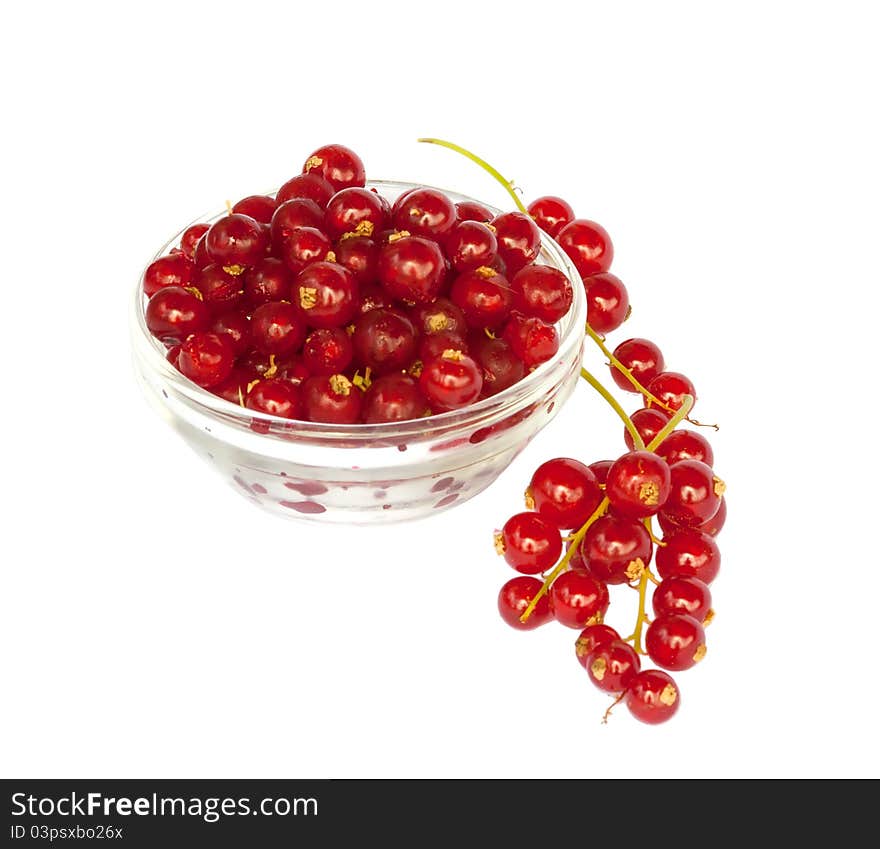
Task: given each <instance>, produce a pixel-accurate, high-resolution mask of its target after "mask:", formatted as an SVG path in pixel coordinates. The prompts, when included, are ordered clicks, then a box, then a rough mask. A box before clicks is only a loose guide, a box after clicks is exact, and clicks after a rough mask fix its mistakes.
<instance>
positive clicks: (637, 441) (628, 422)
mask: <svg viewBox="0 0 880 849" xmlns="http://www.w3.org/2000/svg"><path fill="white" fill-rule="evenodd" d="M581 377H582V378H583V379H584V380H586V381H587V383H589V384H590V386H592V387H593V389H595V390H596V391H597V392H598V393H599V394H600V395H601V396H602V397H603V398H604V399H605V400H606V401H607V402H608V404H609V406H610V407H611V409H612V410H614V412H615V413H617V415H618V416H620V419H621V421H622V422H623V424H624V426H625V427H626V429H627V430H628V431H629V435H630V436H631V437H632V439H633V444H634V445H635V447H636V448H637V449H638V450H639V451H643V450H644V448H645V442H644V440H643V439H642V435H641V434H640V433H639V432H638V430H636V426H635V425H634V424H633V423H632V419H631V418H630V417H629V416H628V415H627V414H626V411H625V410H624V409H623V407H621V406H620V403H619V402H618V400H617V399H616V398H615V397H614V396H613V395H612V394H611V393H610V392H609V391H608V390H607V389H606V388H605V387H604V386H603V385H602V384H601V383H600V382H599V381H598V380H596V378H595V377H593V375H592V374H590V372H588V371H587V370H586V369H585V368H584V367H583V366H581Z"/></svg>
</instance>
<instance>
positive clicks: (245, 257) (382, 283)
mask: <svg viewBox="0 0 880 849" xmlns="http://www.w3.org/2000/svg"><path fill="white" fill-rule="evenodd" d="M227 206H228V214H226V215H223V216H221V217H219V218H217V219H216V220H215V221H213V223H210V224H209V223H208V222H205V223H197V224H194V225H192V226H190V227H189V228H188V229H187V230H186V231H185V232H184V233H183V235H182V237H181V238H180V240H179V244H177V245H176V246H175V247H174V248H172V249H171V250H170V252H169V253H167V254H166V255H163V256H161V257H159V258H157V259H156V260H155V261H153V262H152V263H151V264H150V265H149V266H148V268H147V269H146V272H145V274H144V279H143V290H144V295H145V297H146V298H148V299H149V300H148V301H147V303H146V307H145V316H146V324H147V327H148V328H149V330H150V332H151V333H152V334H153V335H154V336H155V337H157V338H158V339H159V340H161V341H162V342H163V343H164V344H165V345H166V347H167V349H168V354H167V356H168V359H169V361H170V362H171V363H172V364H173V365H174V366H176V367H177V368H178V369H179V371H180V372H181V373H182V374H183V375H184V376H185V377H187V378H189V379H190V380H192V381H193V382H194V383H196V384H198V385H199V386H201V387H203V388H204V389H206V390H208V391H210V392H212V393H214V394H215V395H218V396H220V397H222V398H224V399H226V400H228V401H230V402H232V403H235V404H239V405H241V406H242V407H244V408H247V409H248V410H253V411H255V412H256V413H264V414H269V415H273V416H280V417H282V418H285V419H295V420H305V421H310V422H323V423H331V424H342V425H351V424H377V423H382V422H399V421H404V420H410V419H418V418H421V417H425V416H431V415H435V414H439V413H444V412H448V411H451V410H457V409H461V408H463V407H466V406H468V405H470V404H472V403H474V402H476V401H479V400H481V399H484V398H487V397H490V396H492V395H495V394H496V393H498V392H500V391H502V390H504V389H507V388H508V387H510V386H512V385H513V384H515V383H516V382H517V381H519V380H520V379H522V378H523V377H524V376H525V375H526V374H528V373H529V372H530V371H532V370H533V369H535V368H536V367H538V366H539V365H541V364H542V363H543V362H545V361H547V360H548V359H550V358H551V357H553V355H554V354H555V353H556V351H557V350H558V347H559V337H558V331H557V329H556V324H557V323H558V322H559V321H560V320H561V319H562V318H563V317H564V316H565V315H566V313H567V312H568V311H569V309H570V307H571V304H572V299H573V292H572V284H571V281H570V279H569V278H568V277H567V276H566V275H565V274H563V273H562V272H561V271H560V270H558V269H557V268H554V267H551V266H549V265H546V264H542V263H541V262H540V261H539V260H540V257H539V254H540V247H541V238H542V236H541V231H540V229H539V227H538V225H537V224H536V222H535V220H534V219H533V218H532V217H531V216H530V215H528V214H526V213H524V212H522V211H519V210H516V211H511V212H505V213H501V214H493V213H492V212H490V211H489V210H488V209H487V208H485V207H483V206H482V205H480V204H477V203H474V202H470V201H466V202H465V201H462V202H453V200H452V199H451V198H450V197H449V196H448V195H447V194H446V193H444V192H442V191H440V190H438V189H435V188H431V187H423V186H422V187H414V188H412V189H409V190H407V191H404V192H402V193H401V194H400V195H399V196H397V197H395V198H387V197H385V196H383V195H382V194H381V193H380V192H379V191H378V190H377V189H376V188H375V187H371V188H368V187H367V181H366V173H365V169H364V165H363V161H362V160H361V158H360V157H359V156H358V154H357V153H355V152H354V151H353V150H351V149H350V148H348V147H345V146H344V145H340V144H331V145H325V146H323V147H320V148H318V149H317V150H315V151H314V152H313V153H311V154H310V155H309V156H308V157H306V158H305V160H304V165H303V167H302V170H301V173H299V174H296V175H295V176H293V177H292V178H291V179H289V180H288V181H287V182H285V183H284V184H283V185H282V186H281V187H280V188H279V189H278V191H277V192H275V193H274V194H271V195H263V194H258V195H251V196H248V197H244V198H242V199H240V200H239V201H238V202H237V203H234V204H232V203H230V204H228V205H227ZM260 421H261V420H260V419H256V420H255V425H256V426H257V427H258V426H259V424H260ZM262 421H263V423H264V424H265V420H262Z"/></svg>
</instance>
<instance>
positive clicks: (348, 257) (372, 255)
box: [333, 236, 379, 301]
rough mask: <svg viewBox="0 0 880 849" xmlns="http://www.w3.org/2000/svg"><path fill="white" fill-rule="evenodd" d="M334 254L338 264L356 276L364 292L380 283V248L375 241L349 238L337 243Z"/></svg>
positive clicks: (355, 237)
mask: <svg viewBox="0 0 880 849" xmlns="http://www.w3.org/2000/svg"><path fill="white" fill-rule="evenodd" d="M333 253H334V254H335V255H336V262H338V263H339V264H340V265H341V266H343V267H344V268H347V269H348V270H349V271H350V272H351V273H352V274H353V275H354V279H355V280H357V282H358V286H360V287H361V289H362V290H363V289H364V287H366V286H368V285H373V284H374V283H376V282H377V281H378V279H379V246H378V245H377V244H376V242H375V241H373V239H368V238H367V237H366V236H347V237H346V238H345V239H341V240H340V241H338V242H337V243H336V247H335V248H334V250H333ZM376 288H377V289H378V287H376ZM362 301H363V295H362Z"/></svg>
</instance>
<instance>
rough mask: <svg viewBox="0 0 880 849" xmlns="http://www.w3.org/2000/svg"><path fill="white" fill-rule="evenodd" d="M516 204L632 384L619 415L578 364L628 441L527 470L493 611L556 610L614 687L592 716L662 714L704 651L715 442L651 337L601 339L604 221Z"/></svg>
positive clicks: (546, 204)
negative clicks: (621, 447) (571, 276)
mask: <svg viewBox="0 0 880 849" xmlns="http://www.w3.org/2000/svg"><path fill="white" fill-rule="evenodd" d="M444 144H446V143H444ZM447 146H451V145H448V144H447ZM527 211H528V212H529V214H531V215H532V216H533V218H534V220H535V221H536V223H537V224H538V225H539V227H540V228H541V229H543V230H545V231H546V232H548V233H549V234H550V235H552V236H553V237H554V238H555V239H556V240H557V241H558V243H559V244H560V245H561V246H562V248H563V249H564V250H565V252H566V253H567V254H568V255H569V256H570V257H571V259H572V261H573V262H574V264H575V265H576V266H577V268H578V271H579V272H580V274H581V276H582V278H583V283H584V286H585V289H586V292H587V299H588V318H587V327H586V333H587V335H588V336H589V337H590V338H591V339H592V340H593V341H594V342H595V343H596V344H597V345H598V346H599V348H600V349H601V350H602V352H603V353H604V354H605V356H606V357H607V360H608V367H609V368H610V372H611V377H612V379H613V381H614V383H615V384H616V386H617V387H618V388H619V389H621V390H624V391H626V392H632V393H635V394H638V395H639V396H640V401H641V406H640V407H639V408H638V409H636V410H635V411H634V412H633V413H631V414H627V413H626V412H625V411H624V410H623V408H622V407H621V406H620V404H619V402H618V401H617V399H616V398H615V397H614V396H613V395H612V394H611V393H609V392H608V390H607V389H606V388H605V387H604V386H603V385H602V384H601V383H600V382H599V381H598V380H596V378H595V377H594V376H593V375H592V374H590V373H589V372H588V371H586V369H584V370H582V376H583V377H584V378H585V379H586V380H587V381H588V382H589V383H590V384H591V385H592V386H593V387H594V388H595V389H597V391H599V392H600V394H602V395H603V397H605V399H606V400H607V401H608V402H609V404H610V405H611V406H612V408H613V409H614V410H615V412H616V413H617V414H618V415H619V416H620V418H621V420H622V421H623V424H624V427H623V437H624V442H625V445H626V448H627V450H626V451H625V452H624V453H621V454H619V455H616V456H614V457H613V458H612V459H601V460H596V461H594V462H591V463H584V462H581V461H579V460H577V459H574V458H571V457H556V458H553V459H550V460H547V461H546V462H544V463H542V464H541V465H540V466H539V467H538V468H537V469H535V471H534V473H533V474H532V476H531V479H530V480H529V482H528V487H527V489H526V494H525V508H526V509H525V510H524V511H522V512H518V513H516V514H514V515H512V516H510V518H509V519H508V520H507V521H506V522H505V523H504V525H503V527H501V528H500V529H499V530H497V531H496V532H495V535H494V541H495V550H496V551H497V552H498V554H500V555H502V556H503V558H504V560H505V561H506V562H507V564H509V566H510V567H512V568H513V569H514V570H516V571H517V572H518V573H520V574H519V575H517V576H516V577H513V578H511V579H509V580H508V581H507V582H506V583H505V584H504V585H503V586H502V588H501V591H500V592H499V594H498V610H499V612H500V614H501V617H502V619H503V620H504V621H505V622H507V623H508V624H509V625H510V626H512V627H514V628H517V629H521V630H531V629H534V628H537V627H539V626H541V625H544V624H547V623H550V622H556V623H559V624H561V625H563V626H565V627H567V628H572V629H574V630H576V631H577V632H578V636H577V638H576V640H575V641H574V646H575V656H576V658H577V660H578V661H579V663H580V665H581V666H583V667H584V669H585V670H586V672H587V675H588V676H589V678H590V680H591V681H592V682H593V684H594V685H595V686H596V687H597V688H598V689H599V690H600V691H602V692H605V693H607V694H609V695H610V696H611V697H612V698H613V702H612V704H611V706H610V707H609V708H608V710H606V711H605V713H604V714H603V721H607V718H608V716H609V715H610V712H611V709H612V708H613V707H614V706H615V705H617V704H618V703H620V702H623V703H624V704H625V705H626V707H627V708H628V709H629V711H630V713H631V714H632V716H634V717H635V718H636V719H638V720H640V721H642V722H644V723H647V724H658V723H662V722H665V721H667V720H669V719H670V718H671V717H672V716H674V715H675V714H676V712H677V711H678V709H679V706H680V704H681V699H680V692H679V687H678V684H677V682H676V680H675V679H674V678H673V675H672V674H671V673H676V674H677V673H679V672H682V671H684V670H687V669H690V668H691V667H693V666H694V665H695V664H697V663H698V662H699V661H700V660H702V659H703V657H704V656H705V654H706V626H707V625H708V624H709V622H710V621H711V620H712V617H713V616H714V612H713V610H712V594H711V590H710V585H711V583H712V581H713V580H714V579H715V578H716V576H717V575H718V571H719V567H720V554H719V548H718V544H717V541H716V537H717V535H718V533H719V532H720V531H721V529H722V527H723V526H724V522H725V518H726V516H727V507H726V501H725V498H724V490H725V485H724V483H723V481H722V480H721V479H720V478H719V477H718V476H717V475H716V473H715V471H714V462H715V459H714V454H713V450H712V446H711V444H710V443H709V441H708V439H707V438H706V437H705V436H704V435H703V434H702V433H701V432H700V431H699V430H698V429H697V428H698V427H701V426H702V425H701V423H700V422H697V421H696V420H694V419H692V418H690V411H691V409H692V408H693V404H694V402H695V400H696V392H695V390H694V386H693V383H692V382H691V380H690V379H689V378H688V377H687V376H686V375H685V374H683V373H681V372H677V371H671V370H668V369H667V368H666V363H665V360H664V357H663V353H662V351H661V349H660V348H659V346H658V345H657V344H655V343H654V342H652V341H651V340H649V339H644V338H629V339H625V340H623V341H621V342H620V343H619V344H618V345H617V346H616V347H615V348H614V349H613V350H609V348H608V347H606V344H605V342H606V339H605V336H606V334H609V333H611V332H613V331H615V330H617V329H618V328H619V327H620V326H621V325H622V324H623V322H624V321H625V320H626V319H627V318H628V316H629V312H630V304H629V294H628V292H627V289H626V287H625V286H624V284H623V283H622V282H621V280H620V279H619V278H617V277H616V276H614V275H612V274H611V273H610V272H609V270H608V269H609V267H610V265H611V260H612V257H613V247H612V243H611V240H610V238H609V236H608V233H607V232H606V231H605V230H604V229H603V228H602V227H601V226H600V225H598V224H596V223H595V222H593V221H589V220H586V219H578V218H576V217H575V215H574V212H573V210H572V208H571V206H570V205H569V204H568V203H567V202H566V201H565V200H564V199H562V198H559V197H555V196H545V197H542V198H538V199H537V200H535V201H534V202H533V203H531V204H529V205H528V207H527ZM688 424H690V425H694V427H688ZM652 562H653V569H652ZM655 573H656V574H655ZM618 587H620V588H621V590H620V591H621V592H630V593H632V592H633V591H634V592H636V593H637V595H638V599H637V604H638V607H637V613H636V617H635V620H636V621H635V623H634V625H633V626H632V629H631V630H627V631H620V630H618V629H616V628H614V627H612V626H611V625H610V624H609V623H608V621H607V615H608V611H609V608H610V604H611V600H612V597H613V595H614V594H615V593H616V592H617V591H618ZM646 659H647V660H649V661H650V662H651V663H652V664H653V666H651V667H648V666H647V665H645V664H644V661H645V660H646Z"/></svg>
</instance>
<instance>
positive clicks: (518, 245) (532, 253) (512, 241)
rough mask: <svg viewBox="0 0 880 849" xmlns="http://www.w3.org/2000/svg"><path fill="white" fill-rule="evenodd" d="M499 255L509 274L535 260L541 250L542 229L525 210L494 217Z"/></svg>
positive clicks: (493, 223)
mask: <svg viewBox="0 0 880 849" xmlns="http://www.w3.org/2000/svg"><path fill="white" fill-rule="evenodd" d="M492 226H493V227H494V228H495V238H496V240H497V241H498V255H499V256H500V257H501V259H502V260H504V264H505V266H506V268H507V274H508V276H512V275H514V274H515V273H516V272H517V271H519V270H520V269H521V268H522V267H523V266H525V265H528V264H529V263H531V262H534V261H535V260H536V259H537V258H538V254H539V253H540V250H541V231H540V230H539V229H538V225H537V224H535V222H534V221H533V220H532V217H531V216H530V215H528V214H526V213H525V212H502V213H501V214H500V215H496V216H495V218H493V219H492Z"/></svg>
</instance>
